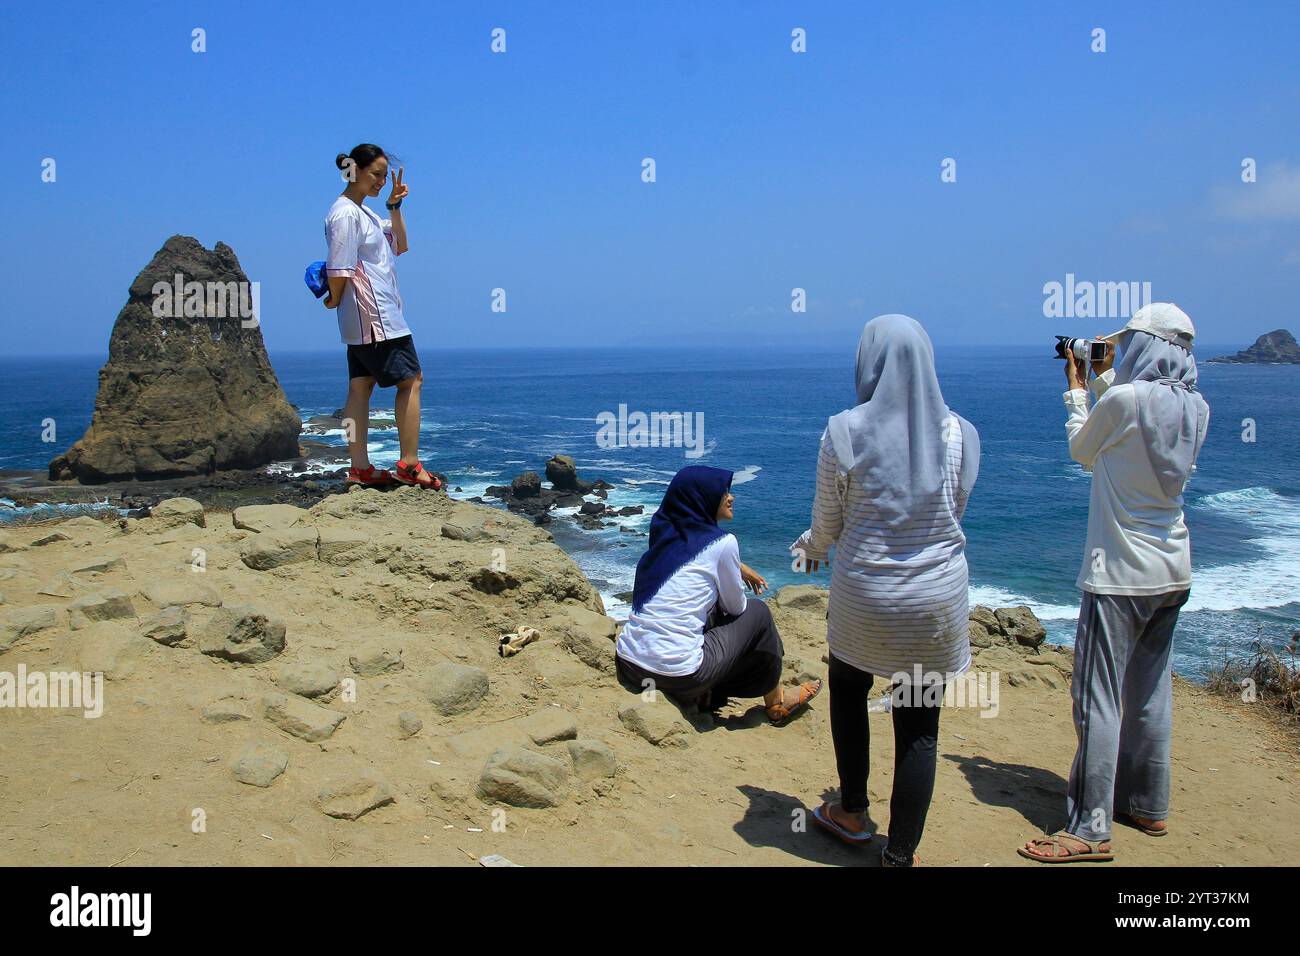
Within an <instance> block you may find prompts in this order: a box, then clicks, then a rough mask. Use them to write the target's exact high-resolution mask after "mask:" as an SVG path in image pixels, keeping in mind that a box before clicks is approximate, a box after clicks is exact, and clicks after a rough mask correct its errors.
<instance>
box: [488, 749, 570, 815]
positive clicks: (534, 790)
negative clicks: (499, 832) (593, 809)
mask: <svg viewBox="0 0 1300 956" xmlns="http://www.w3.org/2000/svg"><path fill="white" fill-rule="evenodd" d="M568 782H569V768H568V767H566V766H565V765H564V764H563V763H562V762H560V761H559V760H556V759H555V758H553V757H548V756H546V755H545V754H540V753H537V752H536V751H534V750H526V749H523V748H517V749H502V750H496V751H494V752H493V753H492V755H491V756H490V757H488V759H487V763H486V764H484V766H483V772H482V773H481V774H480V775H479V781H478V789H477V792H478V796H479V798H480V799H482V800H485V801H488V802H491V803H504V804H507V805H509V806H512V807H532V808H535V809H543V808H546V807H555V806H559V804H560V803H561V802H562V801H563V799H564V795H565V791H566V790H567V789H568Z"/></svg>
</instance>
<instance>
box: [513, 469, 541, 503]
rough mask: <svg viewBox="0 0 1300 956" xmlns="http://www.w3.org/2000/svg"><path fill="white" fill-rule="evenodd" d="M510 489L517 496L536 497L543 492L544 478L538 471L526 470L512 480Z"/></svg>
mask: <svg viewBox="0 0 1300 956" xmlns="http://www.w3.org/2000/svg"><path fill="white" fill-rule="evenodd" d="M510 490H511V491H512V492H513V493H514V496H515V497H516V498H536V497H537V496H538V495H540V494H541V492H542V479H541V478H539V477H537V472H535V471H526V472H524V473H523V474H522V475H519V476H517V477H516V478H515V480H514V481H512V482H510Z"/></svg>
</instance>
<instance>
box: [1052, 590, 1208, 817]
mask: <svg viewBox="0 0 1300 956" xmlns="http://www.w3.org/2000/svg"><path fill="white" fill-rule="evenodd" d="M1189 593H1190V592H1189V591H1186V590H1184V591H1171V592H1169V593H1167V594H1153V595H1143V596H1129V595H1120V594H1093V593H1091V592H1089V591H1085V592H1084V594H1083V604H1082V605H1081V606H1080V608H1079V628H1078V632H1077V635H1076V637H1075V644H1074V679H1073V684H1072V687H1071V696H1072V697H1073V698H1074V729H1075V733H1077V734H1078V737H1079V749H1078V750H1077V751H1076V752H1075V755H1074V765H1073V766H1072V767H1071V768H1070V787H1069V792H1068V796H1067V802H1066V806H1067V809H1068V811H1069V815H1070V819H1069V822H1068V823H1067V824H1066V827H1065V829H1066V832H1067V833H1070V834H1072V835H1074V836H1077V837H1079V838H1080V839H1082V840H1092V841H1099V840H1109V839H1110V836H1111V822H1112V819H1113V816H1114V814H1115V813H1116V812H1119V813H1127V814H1130V815H1133V816H1139V817H1145V818H1147V819H1149V820H1163V819H1165V817H1166V816H1168V813H1169V734H1170V726H1171V721H1172V716H1173V715H1172V711H1173V684H1172V681H1171V678H1170V671H1169V652H1170V649H1171V648H1172V646H1173V638H1174V625H1175V624H1176V623H1177V622H1178V611H1179V609H1180V608H1181V607H1182V606H1183V605H1184V604H1185V603H1186V602H1187V596H1188V594H1189Z"/></svg>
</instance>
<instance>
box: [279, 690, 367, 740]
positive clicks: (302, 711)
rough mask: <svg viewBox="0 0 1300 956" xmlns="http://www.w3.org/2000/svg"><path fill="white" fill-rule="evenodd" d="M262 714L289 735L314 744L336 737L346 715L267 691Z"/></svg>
mask: <svg viewBox="0 0 1300 956" xmlns="http://www.w3.org/2000/svg"><path fill="white" fill-rule="evenodd" d="M262 715H263V716H264V717H265V718H266V719H267V720H268V721H270V722H271V723H273V724H275V726H277V727H279V728H280V729H281V730H283V731H284V732H285V733H287V734H293V736H295V737H301V738H302V739H303V740H306V741H309V742H311V743H317V742H319V741H322V740H328V739H329V738H330V737H332V736H334V731H336V730H338V726H339V724H341V723H343V720H344V719H345V718H346V716H347V715H346V714H340V713H339V712H338V711H336V710H327V709H325V708H324V707H318V706H316V705H315V704H313V703H311V702H309V701H305V700H303V699H302V698H301V697H297V696H293V697H290V696H289V695H288V694H267V695H266V696H265V697H263V698H262Z"/></svg>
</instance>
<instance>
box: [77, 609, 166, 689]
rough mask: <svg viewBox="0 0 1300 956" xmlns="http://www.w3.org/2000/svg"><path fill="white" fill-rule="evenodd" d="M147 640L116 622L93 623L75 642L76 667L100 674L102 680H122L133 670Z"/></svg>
mask: <svg viewBox="0 0 1300 956" xmlns="http://www.w3.org/2000/svg"><path fill="white" fill-rule="evenodd" d="M147 646H148V644H147V642H146V641H144V640H143V639H142V638H140V637H139V636H137V635H135V634H132V633H131V632H130V631H128V630H126V629H125V628H124V627H122V626H121V625H118V624H113V623H108V624H102V623H99V624H95V625H94V626H93V627H91V628H90V629H89V630H88V631H87V632H86V633H85V634H83V635H81V637H80V639H79V640H78V642H77V658H78V662H79V664H80V669H81V670H82V671H83V672H86V673H91V674H96V673H99V674H103V675H104V679H105V680H122V679H123V678H126V677H130V676H131V674H133V673H134V672H135V665H136V662H137V661H138V660H139V659H140V656H141V654H142V653H143V652H144V649H145V648H146V647H147Z"/></svg>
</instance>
